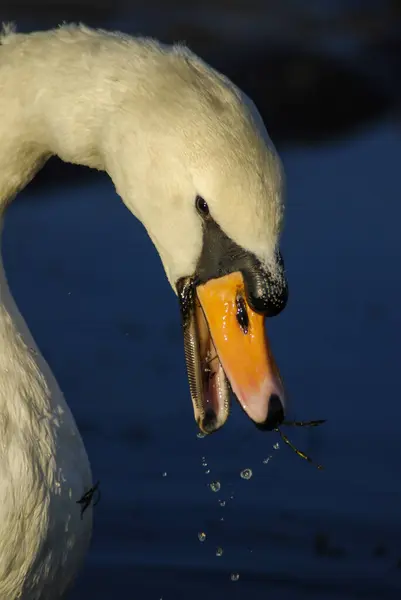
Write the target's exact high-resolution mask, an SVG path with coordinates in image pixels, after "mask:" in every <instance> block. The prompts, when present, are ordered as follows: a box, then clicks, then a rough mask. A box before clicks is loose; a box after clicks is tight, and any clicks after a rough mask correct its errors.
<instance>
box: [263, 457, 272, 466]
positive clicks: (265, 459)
mask: <svg viewBox="0 0 401 600" xmlns="http://www.w3.org/2000/svg"><path fill="white" fill-rule="evenodd" d="M270 459H271V456H268V457H267V458H264V459H263V464H264V465H267V463H268V462H269V461H270Z"/></svg>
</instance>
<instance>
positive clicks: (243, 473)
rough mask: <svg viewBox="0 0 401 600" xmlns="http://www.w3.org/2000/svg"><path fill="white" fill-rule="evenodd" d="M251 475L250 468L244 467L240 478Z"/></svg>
mask: <svg viewBox="0 0 401 600" xmlns="http://www.w3.org/2000/svg"><path fill="white" fill-rule="evenodd" d="M252 475H253V473H252V469H244V470H243V471H241V477H242V479H250V478H251V477H252Z"/></svg>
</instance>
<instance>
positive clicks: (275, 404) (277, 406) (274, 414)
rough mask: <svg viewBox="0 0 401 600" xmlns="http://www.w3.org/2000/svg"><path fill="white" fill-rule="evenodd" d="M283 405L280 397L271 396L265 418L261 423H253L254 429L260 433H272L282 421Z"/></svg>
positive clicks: (283, 415)
mask: <svg viewBox="0 0 401 600" xmlns="http://www.w3.org/2000/svg"><path fill="white" fill-rule="evenodd" d="M284 418H285V412H284V404H283V401H282V400H281V398H280V396H278V395H277V394H272V395H271V396H270V398H269V402H268V408H267V417H266V419H265V420H264V421H262V422H256V421H254V423H255V425H256V427H257V428H258V429H260V430H261V431H273V430H274V429H276V428H277V427H279V425H281V423H282V422H283V421H284Z"/></svg>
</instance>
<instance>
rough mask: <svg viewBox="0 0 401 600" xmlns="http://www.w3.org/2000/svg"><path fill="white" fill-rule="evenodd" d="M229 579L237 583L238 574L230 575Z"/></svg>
mask: <svg viewBox="0 0 401 600" xmlns="http://www.w3.org/2000/svg"><path fill="white" fill-rule="evenodd" d="M230 579H231V581H238V579H239V573H231V575H230Z"/></svg>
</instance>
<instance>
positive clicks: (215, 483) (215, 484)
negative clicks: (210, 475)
mask: <svg viewBox="0 0 401 600" xmlns="http://www.w3.org/2000/svg"><path fill="white" fill-rule="evenodd" d="M209 487H210V489H211V490H212V492H219V491H220V488H221V485H220V481H212V483H209Z"/></svg>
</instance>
